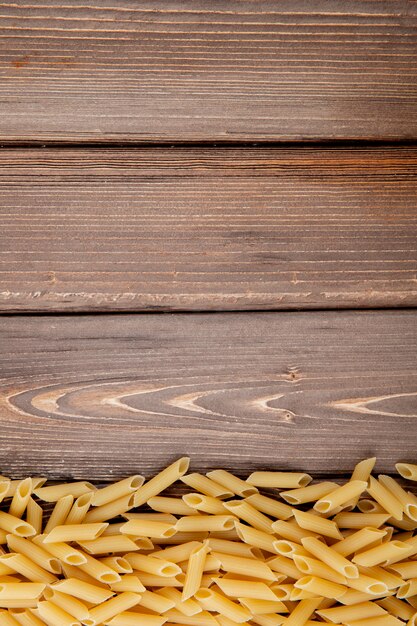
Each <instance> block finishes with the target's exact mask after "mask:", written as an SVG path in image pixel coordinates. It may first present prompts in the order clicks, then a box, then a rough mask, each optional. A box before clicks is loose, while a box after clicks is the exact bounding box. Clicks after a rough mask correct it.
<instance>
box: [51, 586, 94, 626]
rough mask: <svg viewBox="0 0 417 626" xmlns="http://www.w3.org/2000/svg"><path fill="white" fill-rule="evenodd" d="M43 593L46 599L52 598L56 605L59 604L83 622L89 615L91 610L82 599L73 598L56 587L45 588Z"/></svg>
mask: <svg viewBox="0 0 417 626" xmlns="http://www.w3.org/2000/svg"><path fill="white" fill-rule="evenodd" d="M43 595H44V598H45V600H50V601H51V602H53V603H54V604H56V606H59V608H60V609H62V610H63V611H66V612H67V613H68V614H69V615H71V616H72V617H75V619H77V620H79V621H80V622H82V621H83V620H85V619H86V618H87V617H88V614H89V610H88V608H87V606H86V605H85V604H83V602H81V600H78V599H77V598H73V597H72V596H69V595H68V594H66V593H62V592H61V591H57V590H56V589H51V588H50V587H49V588H48V587H47V588H46V589H44V591H43Z"/></svg>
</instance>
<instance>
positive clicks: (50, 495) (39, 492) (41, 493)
mask: <svg viewBox="0 0 417 626" xmlns="http://www.w3.org/2000/svg"><path fill="white" fill-rule="evenodd" d="M95 489H96V488H95V487H94V485H92V484H91V483H87V482H85V481H82V482H75V483H63V484H61V485H50V486H49V487H36V488H34V494H35V496H37V497H38V498H39V499H40V500H44V501H45V502H57V501H58V500H60V498H64V497H65V496H72V497H73V498H79V496H82V495H83V494H84V493H88V492H90V491H95Z"/></svg>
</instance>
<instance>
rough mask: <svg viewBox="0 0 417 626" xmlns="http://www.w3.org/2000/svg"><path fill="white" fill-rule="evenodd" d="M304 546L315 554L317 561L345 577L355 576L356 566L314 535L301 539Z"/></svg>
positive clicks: (356, 575) (357, 573) (356, 574)
mask: <svg viewBox="0 0 417 626" xmlns="http://www.w3.org/2000/svg"><path fill="white" fill-rule="evenodd" d="M301 541H302V544H303V546H304V548H305V549H306V550H307V551H308V552H310V553H311V554H312V555H313V556H315V557H316V558H317V559H319V561H323V563H325V564H326V565H328V566H329V567H331V568H332V569H334V570H336V572H339V573H340V574H342V575H343V576H345V577H346V578H357V577H358V575H359V572H358V568H357V567H356V565H353V564H352V563H351V562H350V561H348V560H347V559H346V558H345V557H344V556H342V555H341V554H339V553H338V552H336V551H335V550H333V549H332V548H330V547H329V546H326V545H325V544H324V543H323V542H321V541H319V540H318V539H315V538H314V537H305V538H304V539H302V540H301Z"/></svg>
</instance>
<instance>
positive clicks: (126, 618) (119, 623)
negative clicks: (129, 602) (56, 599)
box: [106, 611, 169, 626]
mask: <svg viewBox="0 0 417 626" xmlns="http://www.w3.org/2000/svg"><path fill="white" fill-rule="evenodd" d="M165 623H166V618H165V617H158V615H147V614H145V613H139V612H132V611H123V612H122V613H119V614H118V615H115V616H114V617H112V619H111V620H109V621H107V622H106V625H107V626H137V625H138V624H140V626H162V625H163V624H165ZM168 626H169V625H168Z"/></svg>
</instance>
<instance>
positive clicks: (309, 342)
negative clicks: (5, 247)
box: [0, 310, 417, 480]
mask: <svg viewBox="0 0 417 626" xmlns="http://www.w3.org/2000/svg"><path fill="white" fill-rule="evenodd" d="M0 344H1V346H2V350H1V356H0V358H1V361H0V371H1V386H0V407H1V408H0V420H1V423H0V429H1V430H0V432H1V450H0V452H1V466H2V467H1V471H2V473H6V474H7V473H10V474H12V475H13V476H21V475H23V474H25V473H27V472H33V473H36V474H39V473H40V474H43V473H46V474H47V475H48V476H49V477H50V478H62V477H76V478H78V477H88V478H90V479H94V480H103V479H104V480H109V479H111V478H116V477H120V476H123V475H126V474H128V473H129V472H136V471H139V472H146V473H148V474H149V473H152V472H154V471H156V470H157V469H159V468H161V467H162V466H163V465H164V464H166V463H167V462H169V461H170V460H172V459H174V458H176V457H177V456H179V455H183V454H190V456H191V458H192V463H193V467H194V468H195V469H200V470H204V469H207V468H213V467H217V466H222V467H226V468H231V469H233V470H236V471H239V472H240V473H244V472H249V471H251V470H252V469H254V468H266V467H270V468H290V469H304V470H308V471H311V472H318V473H324V474H325V473H334V472H335V470H337V471H338V472H341V473H342V472H347V471H349V470H350V469H351V468H352V465H353V463H354V462H356V461H358V460H359V459H360V458H361V457H364V456H367V455H368V456H369V455H374V454H375V455H377V456H378V458H379V464H378V468H377V469H378V470H383V471H392V470H393V469H394V462H395V461H398V460H404V459H408V460H414V461H415V460H416V448H417V429H416V427H415V422H416V418H417V413H416V394H417V391H416V389H417V387H416V384H417V372H416V367H415V365H416V352H417V312H416V311H407V310H403V311H397V312H393V311H385V312H367V311H364V312H352V311H346V312H344V311H339V312H312V311H311V312H302V313H285V312H279V313H270V312H264V313H255V312H253V313H238V314H234V313H207V314H193V313H188V314H181V313H176V314H153V315H146V314H143V315H140V314H139V315H91V316H81V315H79V316H25V317H19V316H10V317H9V316H4V317H3V318H0Z"/></svg>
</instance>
